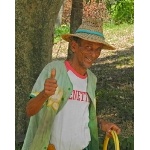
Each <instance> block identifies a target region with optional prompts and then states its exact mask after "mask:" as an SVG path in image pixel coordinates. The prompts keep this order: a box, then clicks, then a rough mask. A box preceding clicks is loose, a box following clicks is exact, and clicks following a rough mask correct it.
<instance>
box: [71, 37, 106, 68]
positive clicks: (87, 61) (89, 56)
mask: <svg viewBox="0 0 150 150" xmlns="http://www.w3.org/2000/svg"><path fill="white" fill-rule="evenodd" d="M102 46H103V45H102V44H100V43H94V42H90V41H86V40H81V41H80V43H77V42H75V41H72V43H71V48H72V51H73V52H74V60H75V61H76V64H78V65H80V67H82V68H84V69H87V68H90V67H91V66H92V64H93V63H94V62H95V61H96V59H97V58H98V57H99V56H100V53H101V49H102Z"/></svg>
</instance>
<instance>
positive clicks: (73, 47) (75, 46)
mask: <svg viewBox="0 0 150 150" xmlns="http://www.w3.org/2000/svg"><path fill="white" fill-rule="evenodd" d="M77 46H78V43H77V42H75V41H71V43H70V47H71V50H72V52H75V51H76V49H77Z"/></svg>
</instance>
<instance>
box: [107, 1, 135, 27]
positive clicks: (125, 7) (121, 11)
mask: <svg viewBox="0 0 150 150" xmlns="http://www.w3.org/2000/svg"><path fill="white" fill-rule="evenodd" d="M110 11H111V17H112V19H113V21H114V22H115V24H121V23H129V24H133V22H134V1H133V0H118V1H116V3H115V4H113V5H111V10H110Z"/></svg>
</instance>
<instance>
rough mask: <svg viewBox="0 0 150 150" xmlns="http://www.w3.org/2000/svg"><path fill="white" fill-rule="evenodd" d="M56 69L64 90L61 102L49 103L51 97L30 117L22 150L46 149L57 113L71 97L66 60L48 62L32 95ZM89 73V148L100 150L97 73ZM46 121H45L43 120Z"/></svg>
mask: <svg viewBox="0 0 150 150" xmlns="http://www.w3.org/2000/svg"><path fill="white" fill-rule="evenodd" d="M53 68H55V69H56V80H57V84H58V87H59V90H61V91H62V93H63V94H62V96H61V100H60V102H59V101H58V103H57V105H58V108H57V107H52V105H48V104H51V103H52V100H51V99H50V98H49V99H48V100H47V102H46V103H45V104H44V105H43V107H42V109H41V110H40V111H39V112H38V113H37V114H36V115H34V116H32V117H30V122H29V126H28V129H27V133H26V137H25V140H24V144H23V147H22V150H46V149H47V146H48V144H49V140H50V135H51V127H52V124H53V121H54V118H55V116H56V114H57V113H58V112H59V110H61V109H62V108H63V106H64V105H65V104H66V102H67V100H68V98H69V97H70V95H71V93H72V90H73V86H72V84H71V82H70V79H69V77H68V74H67V70H66V67H65V64H64V61H54V62H51V63H49V64H47V65H46V66H45V67H44V69H43V70H42V72H41V73H40V75H39V77H38V79H37V81H36V83H35V85H34V86H33V89H32V92H31V95H32V96H36V95H38V93H39V92H41V91H42V90H43V88H44V82H45V80H46V79H47V78H48V77H50V73H51V70H52V69H53ZM87 73H88V84H87V92H88V94H89V96H90V99H91V103H90V106H89V118H90V121H89V128H90V134H91V142H90V143H89V146H88V149H89V150H99V141H98V128H97V119H96V99H95V89H96V82H97V79H96V77H95V75H94V74H93V73H92V72H91V71H90V70H87ZM43 121H44V122H43Z"/></svg>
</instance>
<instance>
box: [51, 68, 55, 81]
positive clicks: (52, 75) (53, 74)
mask: <svg viewBox="0 0 150 150" xmlns="http://www.w3.org/2000/svg"><path fill="white" fill-rule="evenodd" d="M55 76H56V69H55V68H53V69H52V70H51V76H50V78H51V79H54V78H55Z"/></svg>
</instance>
